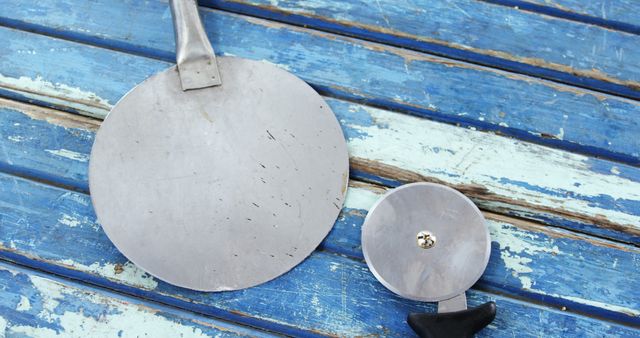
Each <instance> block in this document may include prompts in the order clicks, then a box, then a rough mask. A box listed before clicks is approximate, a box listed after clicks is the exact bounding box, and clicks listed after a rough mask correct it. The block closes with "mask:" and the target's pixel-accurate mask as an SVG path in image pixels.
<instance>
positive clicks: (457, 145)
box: [343, 106, 640, 231]
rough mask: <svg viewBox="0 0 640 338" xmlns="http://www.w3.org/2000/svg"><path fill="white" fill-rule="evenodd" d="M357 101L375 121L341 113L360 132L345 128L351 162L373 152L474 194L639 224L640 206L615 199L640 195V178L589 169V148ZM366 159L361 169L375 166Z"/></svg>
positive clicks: (388, 161)
mask: <svg viewBox="0 0 640 338" xmlns="http://www.w3.org/2000/svg"><path fill="white" fill-rule="evenodd" d="M358 109H364V110H365V111H366V112H367V113H368V114H369V115H370V118H371V120H372V121H375V123H373V124H371V125H362V124H360V123H358V122H357V121H350V120H349V119H345V120H344V121H343V123H345V124H347V126H348V128H349V129H353V130H355V131H356V133H357V137H356V136H353V134H352V135H349V133H347V135H346V136H347V137H348V138H349V140H348V147H349V153H350V155H351V160H352V163H354V160H356V159H358V158H361V159H366V160H367V161H371V160H372V159H373V160H375V162H377V163H381V164H382V165H386V166H392V167H396V168H402V170H405V171H407V172H412V173H415V176H416V178H419V177H421V178H422V179H423V180H424V179H427V178H428V179H429V180H432V181H438V182H441V183H446V184H449V185H477V186H478V187H481V188H482V189H484V190H485V191H484V192H483V193H481V194H480V195H479V196H477V197H479V198H486V197H490V196H489V195H494V196H501V197H503V198H506V199H508V200H510V201H511V202H510V203H513V204H515V205H518V204H522V203H523V202H526V203H527V204H528V205H530V206H534V207H538V208H540V209H543V208H553V209H555V210H557V212H563V213H565V214H567V213H574V214H576V215H601V217H604V218H605V219H606V220H608V221H610V222H613V223H615V224H620V225H624V226H626V227H628V228H630V229H634V230H633V231H640V225H639V224H640V214H638V211H637V210H635V211H634V209H633V208H632V207H628V208H625V207H620V206H618V203H633V201H638V200H640V182H637V181H634V180H631V179H628V178H626V177H620V176H617V175H611V174H603V173H600V172H593V171H592V170H591V169H590V168H591V166H592V164H591V163H590V159H589V158H588V157H586V156H583V155H578V154H573V153H567V152H564V151H560V150H556V149H551V148H547V147H544V146H539V145H536V144H531V143H526V142H522V141H518V140H513V139H509V138H505V137H501V136H498V135H492V134H487V133H482V132H475V131H472V130H469V129H463V128H456V127H454V126H449V125H444V124H440V123H436V122H433V121H428V120H425V119H420V118H417V117H412V116H406V115H401V114H394V113H391V112H388V111H384V110H381V109H376V108H371V107H361V106H358ZM387 126H393V128H388V127H387ZM425 130H429V133H425V132H424V131H425ZM363 135H364V136H363ZM371 164H372V163H370V162H369V163H368V165H367V168H361V169H364V170H374V171H375V166H373V165H371ZM531 168H536V170H531ZM373 174H378V175H380V173H376V172H373ZM389 174H390V173H386V175H384V174H383V175H381V176H383V177H390V176H389ZM391 174H392V173H391ZM391 178H397V177H393V176H391ZM611 187H616V188H615V189H612V188H611ZM627 201H630V202H627ZM611 204H613V206H612V205H611ZM620 205H624V204H620ZM596 223H600V222H596Z"/></svg>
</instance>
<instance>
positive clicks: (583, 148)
mask: <svg viewBox="0 0 640 338" xmlns="http://www.w3.org/2000/svg"><path fill="white" fill-rule="evenodd" d="M0 22H4V23H5V24H6V25H7V26H10V27H15V28H16V29H23V30H26V31H34V32H37V33H40V34H45V35H49V36H55V37H59V38H62V39H68V40H72V41H77V42H82V43H85V44H89V45H94V46H99V47H103V48H108V49H114V50H119V51H124V52H127V53H131V54H135V55H144V56H146V57H151V58H155V59H160V60H164V61H167V62H172V60H173V59H174V53H172V52H168V51H166V50H161V49H158V48H153V47H148V46H145V45H144V44H142V45H140V44H135V43H132V42H129V41H127V40H119V39H104V38H102V37H100V36H96V35H92V34H86V33H84V32H80V31H75V30H68V29H61V28H51V27H45V26H41V25H37V24H33V23H29V22H25V21H22V20H15V19H11V18H6V17H2V18H0ZM311 82H312V83H311V84H312V85H313V86H314V87H315V88H316V89H317V90H318V91H320V92H321V93H323V94H325V95H328V96H333V97H337V98H343V99H347V100H350V101H355V102H363V103H366V104H368V105H372V106H377V107H383V108H386V109H389V110H394V111H398V112H405V113H408V114H412V115H416V116H421V117H426V118H429V119H433V120H437V121H442V122H446V123H449V124H457V125H461V126H466V127H470V128H477V129H479V130H483V131H490V132H495V133H498V134H502V135H506V136H511V137H515V138H518V139H522V140H525V141H528V142H533V143H537V144H541V145H545V146H550V147H555V148H559V149H565V150H568V151H572V152H576V153H582V154H585V155H588V156H595V157H599V158H604V159H610V160H613V161H616V162H621V163H627V164H630V165H635V166H638V165H640V154H638V153H637V151H636V149H635V148H633V149H629V151H626V150H627V148H630V147H629V146H624V144H625V143H626V142H625V143H622V144H618V145H617V148H615V147H611V148H610V147H608V146H604V145H598V146H594V145H593V144H591V143H589V142H583V141H579V140H571V139H570V138H569V137H563V138H562V139H559V138H558V137H557V136H555V135H552V134H550V133H542V132H533V131H530V130H525V129H519V128H515V127H511V126H508V125H505V124H504V123H496V122H495V121H493V122H492V121H490V119H488V118H485V117H482V116H480V117H477V116H465V115H464V114H462V115H460V114H451V113H449V112H440V111H439V110H436V109H430V108H427V107H425V106H424V105H412V104H405V103H399V102H395V101H393V100H390V99H388V98H378V97H372V96H370V95H366V94H363V93H359V92H355V91H353V90H348V88H342V87H340V86H330V85H326V84H320V83H313V81H311ZM3 93H4V95H6V96H7V97H10V98H14V99H15V98H17V97H19V95H17V94H15V93H10V91H7V90H4V91H3ZM600 99H604V98H600ZM607 106H608V105H607ZM612 108H613V107H612ZM607 109H609V108H607ZM613 109H616V110H618V109H622V107H615V108H613ZM626 109H629V108H628V107H627V108H626ZM607 133H609V131H607ZM598 142H601V140H600V141H598ZM620 147H622V148H624V150H623V149H622V148H620Z"/></svg>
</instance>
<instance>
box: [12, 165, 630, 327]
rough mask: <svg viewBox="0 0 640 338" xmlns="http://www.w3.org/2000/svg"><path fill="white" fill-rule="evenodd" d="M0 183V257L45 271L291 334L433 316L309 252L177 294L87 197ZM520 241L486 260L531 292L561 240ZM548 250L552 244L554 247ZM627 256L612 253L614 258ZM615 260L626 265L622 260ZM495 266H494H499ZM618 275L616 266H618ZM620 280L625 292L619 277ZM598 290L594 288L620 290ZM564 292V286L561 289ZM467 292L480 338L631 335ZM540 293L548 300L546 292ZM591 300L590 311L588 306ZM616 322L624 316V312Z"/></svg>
mask: <svg viewBox="0 0 640 338" xmlns="http://www.w3.org/2000/svg"><path fill="white" fill-rule="evenodd" d="M0 187H1V188H2V189H3V191H2V192H1V193H0V196H2V200H1V201H0V217H1V219H2V222H3V226H2V228H1V229H2V232H0V243H1V248H0V256H2V257H3V258H4V259H8V260H12V261H15V262H18V263H20V264H25V265H30V266H33V267H36V268H38V269H41V270H44V271H47V272H50V273H56V274H59V275H62V276H67V277H71V278H76V279H81V280H83V281H87V282H91V283H96V284H99V285H102V286H105V287H108V288H111V289H115V290H118V291H121V292H126V293H131V294H133V295H136V296H139V297H144V298H148V299H151V300H155V301H159V302H162V303H165V304H168V305H172V306H177V307H181V308H184V309H187V310H191V311H195V312H199V313H203V314H208V315H214V316H217V317H221V318H224V319H229V320H233V321H237V322H240V323H243V324H250V325H253V326H259V327H263V328H266V329H270V330H277V331H280V332H282V333H285V334H292V335H313V334H323V335H325V334H326V335H337V336H360V335H385V336H406V335H408V334H409V333H410V331H409V328H408V326H407V325H406V323H405V322H404V319H405V318H406V314H407V313H408V312H411V311H433V310H434V306H433V304H427V303H418V302H412V301H407V300H403V299H400V298H398V297H396V296H395V295H393V294H391V293H390V292H389V291H388V290H386V289H385V288H384V287H383V286H382V285H381V284H379V283H378V282H377V281H376V280H375V278H374V277H373V275H372V274H371V273H370V272H369V270H368V269H367V267H366V265H365V264H364V263H363V262H360V261H355V260H352V259H348V258H345V257H342V256H339V255H334V254H331V253H327V252H316V253H314V254H312V255H311V256H310V257H309V258H308V259H307V260H305V261H304V262H303V263H302V264H300V265H299V266H297V267H296V268H294V269H293V270H292V271H290V272H289V273H287V274H285V275H283V276H281V277H279V278H277V279H275V280H273V281H271V282H268V283H266V284H263V285H260V286H257V287H254V288H250V289H246V290H241V291H234V292H224V293H202V292H195V291H190V290H185V289H181V288H177V287H174V286H171V285H168V284H166V283H163V282H161V281H159V280H156V279H155V278H153V277H151V276H150V275H148V274H146V273H144V272H143V271H141V270H140V269H138V268H137V267H136V266H135V265H133V264H131V263H129V262H128V261H127V260H126V259H125V258H124V257H123V256H122V255H121V254H120V253H119V252H118V251H117V249H116V248H115V247H113V245H112V244H111V243H110V242H109V240H108V239H107V238H106V236H105V235H104V233H103V232H102V229H101V228H100V226H99V225H98V224H96V223H95V216H94V215H93V210H92V208H91V204H90V200H89V197H88V196H87V195H83V194H80V193H75V192H70V191H67V190H64V189H60V188H56V187H51V186H46V185H43V184H40V183H36V182H31V181H28V180H24V179H21V178H16V177H13V176H9V175H4V174H2V175H0ZM366 193H370V192H368V191H366V192H365V194H366ZM354 194H355V196H354ZM350 195H351V196H350V199H351V200H352V202H350V203H352V206H353V207H354V208H352V209H358V206H360V207H362V206H363V204H362V203H366V202H365V201H363V200H366V196H362V194H360V193H359V192H358V191H353V192H350ZM358 195H360V196H358ZM354 199H355V200H354ZM357 231H358V228H356V227H352V228H351V229H350V231H349V232H350V233H352V234H353V233H356V232H357ZM497 231H498V232H511V234H516V235H515V236H516V237H519V235H517V233H518V232H520V231H521V230H513V229H512V226H506V227H502V226H498V230H497ZM529 235H530V234H527V233H526V231H525V232H524V234H523V235H522V236H523V237H524V238H525V239H524V241H525V242H526V237H527V236H529ZM495 236H496V239H497V240H503V239H504V238H508V237H509V236H511V235H507V236H506V237H505V236H504V235H495ZM536 236H537V235H536ZM522 243H524V242H523V239H518V238H516V240H515V241H513V242H511V243H501V244H500V249H494V250H500V256H499V257H495V256H494V257H493V260H498V262H499V260H501V259H502V260H506V261H509V260H510V262H511V263H508V264H511V268H512V269H515V270H514V271H515V273H516V277H512V276H511V275H510V274H509V275H508V276H507V278H508V279H509V280H511V281H517V282H518V283H519V282H520V281H521V280H522V279H524V278H525V277H527V276H528V277H530V278H531V285H532V286H533V285H535V284H534V283H538V281H537V277H535V275H536V273H533V272H529V269H530V270H534V269H536V270H537V269H538V268H537V266H536V265H537V264H538V263H534V262H533V260H532V262H529V261H528V260H529V259H530V258H529V257H533V256H536V258H537V256H540V257H542V256H544V255H552V252H556V256H555V257H559V258H562V257H570V255H569V254H568V255H566V256H565V255H562V254H561V249H560V247H562V249H566V248H565V246H564V244H563V243H559V242H556V243H544V241H543V242H541V243H536V244H535V245H533V246H531V245H529V244H522ZM587 243H588V242H587ZM547 245H551V249H550V250H547V249H544V247H545V246H547ZM554 245H557V246H558V247H557V248H554ZM612 251H613V250H612ZM587 252H588V251H587ZM577 253H578V252H572V253H571V254H577ZM494 254H495V253H494ZM582 254H583V255H585V254H587V253H586V252H585V253H582ZM627 254H629V253H626V254H625V251H623V250H619V253H617V254H616V255H627ZM503 255H507V256H509V257H510V258H509V259H506V258H504V257H503ZM547 260H548V258H547ZM556 263H558V262H556ZM567 263H569V262H567ZM618 264H626V260H623V261H619V263H618ZM497 265H498V266H502V265H503V263H498V264H497ZM493 266H494V265H492V267H491V268H492V269H493ZM620 269H621V270H624V268H622V266H621V267H620ZM584 271H588V270H581V272H582V273H584ZM616 271H620V270H616ZM630 271H634V270H630ZM625 273H628V272H625ZM543 274H544V273H543ZM501 275H504V274H501ZM503 277H504V276H503ZM585 277H586V276H585ZM627 277H628V276H627ZM544 278H549V276H545V277H544ZM587 278H588V277H587ZM630 280H633V279H630ZM573 281H574V283H575V284H574V285H575V286H576V287H580V288H585V287H586V288H589V287H590V286H588V285H585V284H587V283H580V280H576V279H575V278H574V279H573ZM590 282H593V281H590ZM626 282H627V284H628V285H627V286H628V287H631V288H633V285H630V284H629V280H627V281H626ZM499 283H502V282H499ZM599 286H600V287H602V288H604V289H609V287H611V288H615V287H624V285H615V286H613V285H610V284H606V285H599ZM559 287H562V286H559ZM570 287H571V286H565V290H566V288H570ZM505 289H506V288H505ZM501 293H502V292H501ZM468 295H469V298H470V304H471V305H472V306H475V305H478V304H480V303H481V302H484V301H487V300H488V299H494V300H496V301H497V303H498V308H499V309H500V310H499V312H498V317H497V319H496V321H495V322H494V323H493V324H492V325H490V326H489V327H488V328H487V329H486V330H485V331H483V335H487V336H498V337H502V336H511V335H512V334H513V333H514V332H518V335H520V336H538V335H544V336H548V335H560V334H563V333H564V332H565V331H564V330H566V329H567V328H571V333H572V334H575V335H576V336H594V337H595V336H599V335H602V334H605V335H612V336H630V335H633V334H635V333H637V331H635V330H634V329H631V328H628V327H623V326H619V325H616V324H611V323H607V322H603V321H598V320H595V319H591V318H587V317H582V316H579V315H576V314H572V313H566V312H562V311H557V310H553V309H551V308H548V307H543V306H536V305H532V304H529V303H523V302H521V301H516V300H513V299H510V298H507V297H504V296H496V295H490V294H487V293H484V292H480V291H470V292H469V293H468ZM545 297H549V298H553V297H555V296H554V295H552V294H546V295H545ZM577 298H579V297H577ZM632 301H634V300H632ZM636 301H637V300H636ZM592 303H593V304H595V305H596V307H597V302H592ZM576 304H577V302H576ZM607 306H609V310H610V311H614V312H617V314H618V316H620V315H622V314H623V313H622V312H620V311H619V310H616V309H615V306H614V305H612V304H607ZM603 307H604V306H603ZM624 316H627V317H628V318H634V317H631V316H629V315H627V314H624ZM635 318H637V317H635ZM617 319H620V318H617ZM634 320H635V319H634ZM567 333H568V332H567Z"/></svg>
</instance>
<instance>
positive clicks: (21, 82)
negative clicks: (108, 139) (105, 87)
mask: <svg viewBox="0 0 640 338" xmlns="http://www.w3.org/2000/svg"><path fill="white" fill-rule="evenodd" d="M0 88H4V89H7V90H10V91H15V92H18V93H20V94H21V95H24V96H27V97H29V98H31V99H35V100H42V101H47V102H50V103H52V104H56V105H62V106H69V107H72V108H75V109H78V110H80V111H83V112H86V114H87V115H89V116H93V117H99V118H104V117H105V116H106V115H107V114H108V112H109V110H110V109H111V106H112V105H111V104H110V103H109V101H107V100H106V99H103V98H101V97H100V96H98V95H97V94H96V93H92V92H90V91H86V90H82V89H80V88H77V87H71V86H67V85H65V84H62V83H51V82H49V81H47V80H45V79H44V78H42V77H41V76H38V77H36V78H33V79H32V78H29V77H26V76H21V77H19V78H13V77H8V76H4V75H2V74H0Z"/></svg>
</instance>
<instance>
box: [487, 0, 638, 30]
mask: <svg viewBox="0 0 640 338" xmlns="http://www.w3.org/2000/svg"><path fill="white" fill-rule="evenodd" d="M481 1H486V2H492V3H496V4H502V5H505V6H514V7H518V8H521V9H524V10H528V11H532V12H537V13H540V14H545V15H551V16H555V17H558V18H564V19H568V20H574V21H579V22H584V23H588V24H593V25H599V26H602V27H607V28H611V29H615V30H620V31H623V32H629V33H633V34H640V25H638V19H639V17H638V13H639V11H640V5H639V4H638V2H637V1H634V0H618V1H609V0H599V1H582V0H481Z"/></svg>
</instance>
